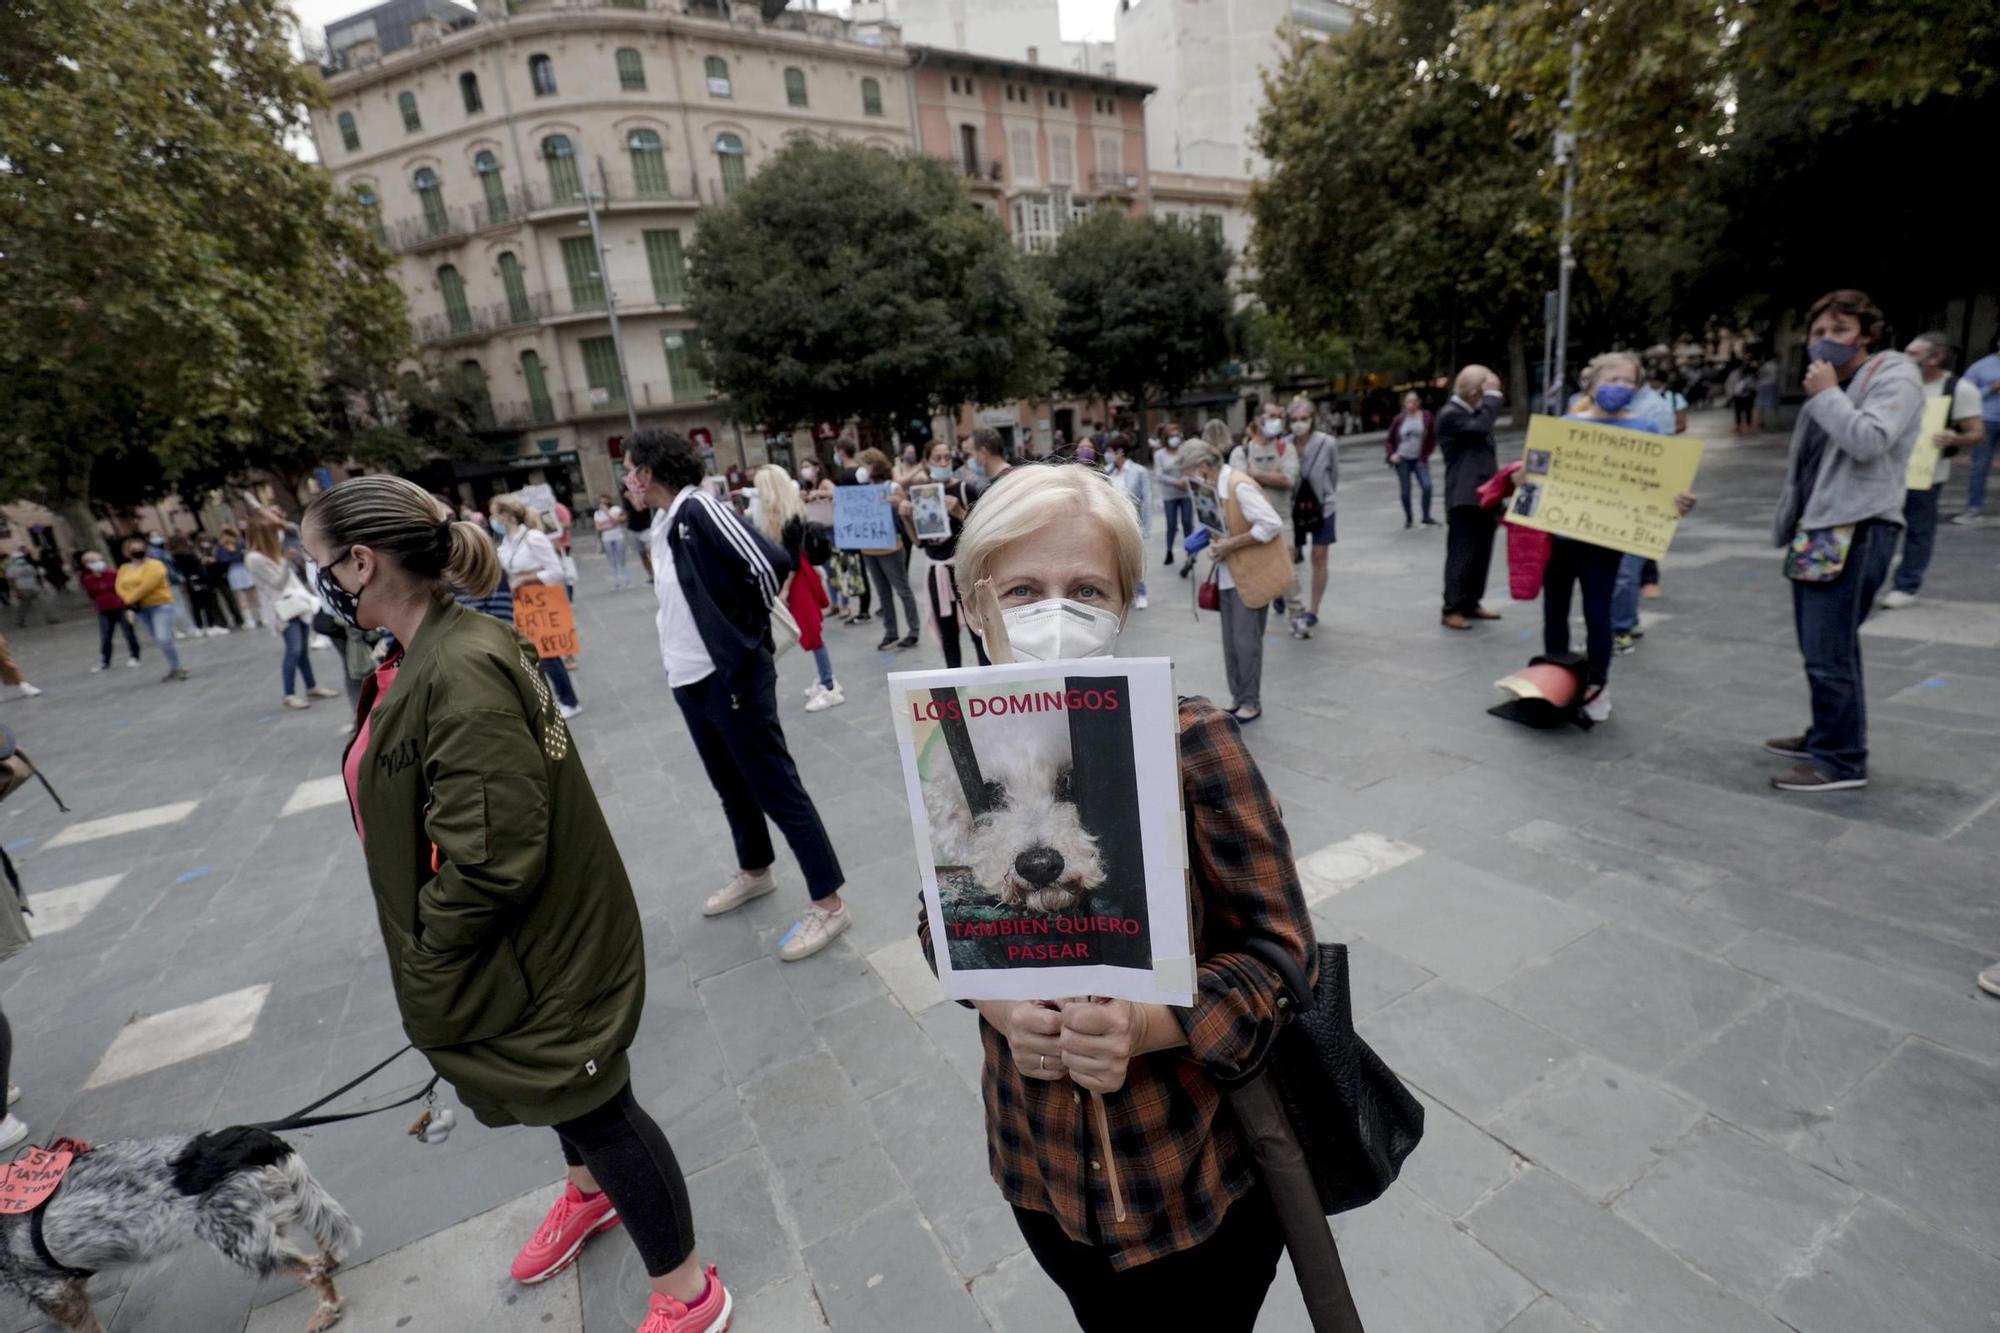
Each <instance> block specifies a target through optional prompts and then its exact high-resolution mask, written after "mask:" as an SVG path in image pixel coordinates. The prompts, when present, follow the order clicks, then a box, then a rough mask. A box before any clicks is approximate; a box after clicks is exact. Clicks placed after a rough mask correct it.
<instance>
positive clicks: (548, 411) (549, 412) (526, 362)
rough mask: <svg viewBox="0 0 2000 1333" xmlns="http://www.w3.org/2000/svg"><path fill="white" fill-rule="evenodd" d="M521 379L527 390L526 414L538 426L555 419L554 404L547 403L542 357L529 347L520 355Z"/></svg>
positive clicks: (545, 378) (546, 379)
mask: <svg viewBox="0 0 2000 1333" xmlns="http://www.w3.org/2000/svg"><path fill="white" fill-rule="evenodd" d="M521 379H522V382H523V383H525V384H526V385H527V389H528V414H529V416H531V417H532V418H533V419H534V420H535V421H536V422H537V423H538V424H539V423H546V422H550V421H554V420H555V419H556V409H555V404H554V403H552V402H550V401H549V381H548V376H546V375H544V374H542V356H541V353H539V352H537V351H536V350H535V349H534V348H532V347H530V348H529V349H528V350H527V351H525V352H523V353H521Z"/></svg>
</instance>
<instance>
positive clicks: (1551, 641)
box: [1542, 537, 1624, 685]
mask: <svg viewBox="0 0 2000 1333" xmlns="http://www.w3.org/2000/svg"><path fill="white" fill-rule="evenodd" d="M1623 558H1624V557H1623V556H1622V555H1621V554H1620V553H1619V552H1617V551H1614V550H1612V549H1611V548H1609V547H1607V546H1598V545H1596V544H1594V543H1592V542H1580V541H1577V540H1575V539H1574V538H1571V537H1558V538H1556V539H1555V544H1554V545H1553V546H1552V547H1551V548H1550V550H1549V563H1548V568H1547V570H1546V572H1545V573H1544V574H1543V575H1542V651H1543V652H1545V653H1547V654H1549V655H1550V656H1558V655H1560V654H1563V653H1567V652H1568V651H1569V604H1570V593H1571V590H1572V588H1574V587H1577V586H1581V587H1582V589H1583V627H1584V646H1585V655H1586V656H1587V657H1588V659H1589V662H1590V683H1591V684H1592V685H1602V684H1604V683H1606V682H1607V681H1609V680H1610V679H1611V652H1612V648H1613V636H1612V629H1611V593H1612V590H1613V589H1614V588H1616V587H1617V585H1618V562H1619V561H1620V560H1621V559H1623Z"/></svg>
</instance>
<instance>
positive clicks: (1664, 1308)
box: [1467, 1171, 1781, 1333]
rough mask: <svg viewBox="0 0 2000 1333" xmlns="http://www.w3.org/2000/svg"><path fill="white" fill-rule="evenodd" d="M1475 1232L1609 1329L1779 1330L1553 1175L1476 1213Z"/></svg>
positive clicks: (1651, 1332)
mask: <svg viewBox="0 0 2000 1333" xmlns="http://www.w3.org/2000/svg"><path fill="white" fill-rule="evenodd" d="M1467 1222H1468V1225H1469V1226H1470V1227H1471V1229H1472V1234H1473V1235H1474V1236H1477V1237H1478V1238H1479V1240H1480V1241H1481V1243H1483V1244H1484V1245H1485V1246H1486V1247H1487V1248H1488V1249H1491V1250H1492V1251H1493V1252H1494V1253H1496V1254H1498V1255H1499V1256H1500V1257H1501V1258H1502V1259H1505V1260H1506V1261H1507V1262H1508V1263H1509V1264H1511V1265H1512V1266H1513V1267H1514V1268H1516V1269H1518V1270H1519V1271H1520V1272H1521V1273H1523V1274H1524V1275H1526V1276H1527V1277H1528V1278H1529V1279H1530V1280H1531V1281H1533V1282H1534V1283H1536V1284H1537V1285H1539V1286H1540V1287H1542V1288H1543V1289H1544V1290H1545V1291H1547V1292H1548V1293H1549V1294H1550V1295H1551V1296H1554V1297H1555V1298H1556V1299H1557V1300H1559V1301H1561V1302H1562V1303H1563V1304H1564V1305H1566V1306H1568V1307H1569V1308H1570V1309H1572V1310H1574V1311H1575V1312H1576V1313H1578V1314H1579V1315H1581V1316H1583V1318H1584V1319H1586V1320H1588V1321H1589V1322H1590V1323H1591V1324H1593V1325H1595V1326H1596V1327H1598V1328H1599V1329H1601V1330H1603V1333H1781V1326H1780V1325H1779V1324H1778V1323H1777V1322H1776V1321H1775V1320H1773V1319H1771V1318H1770V1317H1769V1316H1768V1315H1765V1314H1763V1313H1761V1312H1760V1311H1757V1310H1755V1309H1752V1308H1751V1307H1750V1306H1748V1305H1746V1304H1744V1303H1743V1302H1742V1301H1740V1300H1738V1299H1737V1298H1736V1297H1734V1296H1732V1295H1730V1294H1729V1293H1728V1292H1726V1291H1724V1290H1723V1289H1722V1288H1721V1287H1719V1286H1717V1285H1715V1284H1714V1283H1713V1282H1711V1281H1709V1280H1708V1279H1707V1278H1705V1277H1703V1276H1702V1275H1701V1274H1699V1273H1697V1272H1695V1271H1694V1270H1693V1269H1692V1268H1689V1267H1688V1266H1687V1265H1686V1264H1684V1263H1682V1262H1681V1261H1680V1260H1679V1259H1678V1258H1676V1257H1675V1256H1674V1255H1672V1254H1670V1253H1668V1252H1667V1251H1666V1250H1665V1249H1662V1248H1661V1247H1660V1246H1658V1245H1656V1244H1654V1243H1653V1242H1652V1241H1650V1240H1648V1239H1647V1238H1646V1237H1644V1236H1642V1235H1640V1234H1639V1233H1638V1232H1637V1231H1635V1230H1633V1229H1632V1228H1631V1227H1629V1226H1627V1225H1626V1224H1625V1223H1624V1222H1621V1221H1619V1220H1618V1219H1617V1218H1616V1217H1613V1216H1612V1215H1611V1214H1610V1213H1609V1212H1608V1211H1606V1210H1605V1209H1603V1208H1601V1207H1599V1206H1598V1205H1596V1204H1593V1203H1591V1202H1590V1201H1589V1200H1587V1199H1585V1198H1584V1197H1583V1196H1582V1195H1580V1194H1578V1193H1576V1192H1575V1191H1573V1190H1571V1189H1570V1188H1569V1187H1568V1186H1567V1185H1564V1184H1563V1183H1562V1182H1561V1181H1559V1180H1557V1179H1556V1178H1555V1177H1554V1176H1553V1175H1551V1174H1550V1173H1549V1172H1546V1171H1530V1172H1528V1173H1526V1174H1525V1175H1523V1176H1521V1177H1520V1178H1519V1179H1518V1180H1515V1181H1514V1182H1513V1183H1512V1184H1509V1185H1508V1186H1507V1187H1506V1188H1504V1189H1502V1190H1501V1191H1500V1192H1499V1193H1498V1194H1495V1195H1494V1196H1493V1197H1492V1198H1490V1199H1488V1200H1487V1201H1486V1202H1485V1203H1483V1204H1481V1205H1480V1206H1479V1207H1478V1208H1476V1209H1474V1210H1473V1213H1472V1216H1471V1217H1470V1218H1469V1219H1467Z"/></svg>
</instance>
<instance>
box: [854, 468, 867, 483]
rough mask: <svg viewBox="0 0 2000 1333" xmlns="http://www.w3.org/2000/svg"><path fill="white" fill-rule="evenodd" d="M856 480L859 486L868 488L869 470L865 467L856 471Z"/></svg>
mask: <svg viewBox="0 0 2000 1333" xmlns="http://www.w3.org/2000/svg"><path fill="white" fill-rule="evenodd" d="M854 480H855V482H856V483H857V484H858V485H862V486H866V485H867V484H868V469H867V468H865V467H858V468H856V469H854Z"/></svg>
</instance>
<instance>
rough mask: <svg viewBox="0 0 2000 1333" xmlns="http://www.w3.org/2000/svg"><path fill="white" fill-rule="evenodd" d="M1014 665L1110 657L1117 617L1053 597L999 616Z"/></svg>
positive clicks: (1009, 609) (1006, 611) (1116, 628)
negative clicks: (1018, 663) (1015, 662)
mask: <svg viewBox="0 0 2000 1333" xmlns="http://www.w3.org/2000/svg"><path fill="white" fill-rule="evenodd" d="M1000 622H1001V623H1002V624H1003V625H1005V626H1006V627H1007V642H1008V644H1009V646H1011V647H1012V648H1013V650H1014V660H1015V661H1017V662H1055V661H1060V660H1063V659H1067V658H1075V657H1109V656H1111V644H1112V641H1113V640H1114V639H1116V638H1117V637H1118V631H1119V629H1120V628H1121V626H1120V622H1119V620H1118V617H1117V616H1114V615H1112V614H1111V613H1110V612H1109V611H1105V610H1101V609H1100V608H1098V607H1094V606H1085V605H1084V604H1083V603H1082V602H1072V601H1070V600H1069V599H1068V598H1067V597H1054V598H1050V599H1049V600H1048V601H1044V602H1031V603H1029V604H1028V605H1027V606H1016V607H1010V608H1008V609H1007V610H1005V611H1002V612H1001V613H1000Z"/></svg>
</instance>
